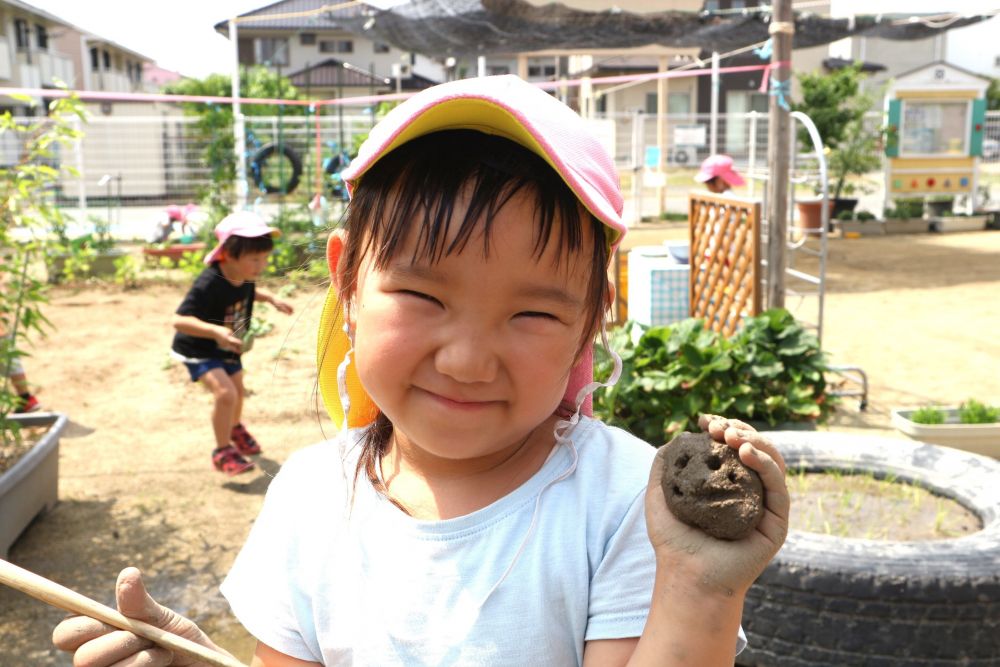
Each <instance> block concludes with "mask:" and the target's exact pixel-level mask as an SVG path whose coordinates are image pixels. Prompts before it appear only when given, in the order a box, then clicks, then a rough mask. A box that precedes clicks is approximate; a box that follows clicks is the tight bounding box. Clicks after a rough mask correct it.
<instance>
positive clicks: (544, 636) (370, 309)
mask: <svg viewBox="0 0 1000 667" xmlns="http://www.w3.org/2000/svg"><path fill="white" fill-rule="evenodd" d="M343 176H344V179H345V182H346V184H347V187H348V189H349V191H350V194H351V202H350V206H349V209H348V212H347V214H346V220H345V225H344V228H343V229H338V230H336V231H335V232H334V233H333V234H331V236H330V241H329V245H328V260H329V264H330V271H331V274H332V278H333V286H332V287H331V288H330V292H329V294H328V296H327V300H326V305H325V307H324V312H323V316H322V318H321V323H320V331H319V347H318V359H317V362H318V366H319V387H320V391H321V394H322V397H323V401H324V403H325V405H326V407H327V410H328V411H329V412H330V414H331V416H332V417H333V419H334V421H335V423H337V424H338V426H342V430H341V431H340V433H339V434H338V435H337V436H336V437H335V438H334V439H333V440H332V441H328V442H324V443H321V444H319V445H315V446H313V447H308V448H306V449H303V450H300V451H298V452H296V453H295V454H293V455H292V456H291V458H290V459H289V460H288V461H287V462H286V463H285V464H284V466H283V467H282V469H281V471H280V473H279V474H278V475H277V476H276V478H275V479H274V481H273V482H272V483H271V485H270V487H269V489H268V492H267V496H266V498H265V501H264V506H263V509H262V511H261V514H260V516H259V518H258V519H257V522H256V523H255V525H254V527H253V529H252V530H251V533H250V536H249V538H248V539H247V542H246V544H245V545H244V546H243V549H242V550H241V552H240V554H239V556H238V557H237V559H236V562H235V563H234V565H233V568H232V570H231V571H230V573H229V576H228V577H227V578H226V581H225V582H224V583H223V585H222V591H223V593H224V594H225V596H226V597H227V598H228V600H229V602H230V605H231V606H232V608H233V610H234V612H235V614H236V616H237V617H238V618H239V619H240V621H241V622H242V623H243V624H244V625H245V627H246V628H247V629H248V630H249V631H250V633H252V634H253V635H254V636H255V637H256V638H257V641H258V643H257V648H256V653H255V663H254V664H260V665H293V664H294V665H320V664H322V665H351V664H354V665H422V664H435V665H443V664H448V665H491V666H511V667H514V666H516V667H523V666H524V665H582V664H588V665H591V664H592V665H623V664H626V663H629V664H633V665H666V664H679V661H678V657H679V656H683V658H684V660H685V664H694V665H732V664H733V662H734V657H735V654H736V652H737V651H738V650H739V649H740V648H741V647H742V645H743V644H745V640H744V638H743V636H742V631H741V629H740V618H741V614H742V611H743V601H744V597H745V595H746V593H747V589H748V588H749V587H750V585H751V584H752V583H753V581H754V579H755V578H756V577H757V576H758V575H759V574H760V573H761V572H762V571H763V569H764V567H765V566H766V565H767V563H768V561H769V560H770V559H771V558H772V557H773V556H774V554H775V553H776V552H777V550H778V549H779V548H780V546H781V544H782V542H783V541H784V538H785V534H786V532H787V522H788V492H787V489H786V487H785V482H784V473H783V470H784V465H783V462H782V460H781V457H780V455H779V454H778V452H777V450H776V449H775V447H774V446H773V445H772V444H771V443H770V442H769V441H768V440H767V439H765V438H764V437H762V436H761V435H760V434H758V433H756V432H755V431H753V429H751V428H750V427H748V426H746V425H745V424H742V423H740V422H736V421H733V420H727V419H723V418H721V417H713V416H709V415H704V416H703V417H702V419H701V425H702V428H704V429H706V430H707V431H708V432H709V434H710V435H711V436H712V437H713V438H715V439H716V440H717V441H718V442H721V443H724V444H726V445H728V446H730V447H732V448H733V450H735V451H737V452H738V455H739V457H740V458H741V460H742V461H743V462H744V463H745V464H746V465H747V466H749V467H750V468H752V469H753V470H755V471H756V472H757V473H758V474H759V475H760V477H761V479H762V480H763V483H764V486H765V489H766V505H767V510H768V511H767V512H766V513H765V516H764V519H763V520H762V521H761V523H760V524H759V525H758V526H757V528H756V529H755V530H754V531H753V533H752V534H751V535H749V536H747V537H745V538H742V539H737V540H732V541H727V540H720V539H716V538H713V537H711V536H709V535H708V534H707V533H705V532H703V531H701V530H700V529H697V528H693V527H691V526H689V525H687V524H684V523H682V522H680V521H679V520H678V519H676V518H675V517H674V516H673V515H672V514H671V511H670V510H669V509H668V507H667V505H666V502H665V498H664V493H663V490H662V488H661V478H662V476H663V474H664V463H663V460H664V457H663V456H662V455H657V453H656V450H655V449H654V448H653V447H651V446H650V445H649V444H647V443H644V442H642V441H640V440H638V439H637V438H635V437H633V436H632V435H630V434H628V433H626V432H624V431H622V430H619V429H616V428H612V427H609V426H607V425H605V424H603V423H602V422H600V421H598V420H595V419H594V418H592V417H591V416H590V410H589V400H588V399H589V396H590V394H591V393H592V392H593V391H594V390H595V389H597V388H598V387H601V386H609V385H611V384H613V383H614V382H615V380H616V379H617V375H618V373H620V370H621V360H620V359H619V360H618V363H617V364H616V371H615V372H614V373H613V374H612V377H610V378H599V379H598V380H597V381H595V380H594V379H593V377H592V362H591V350H592V345H593V341H594V339H595V337H597V338H603V337H604V335H603V334H604V328H605V316H606V314H607V311H608V308H609V306H610V305H611V303H612V301H613V288H612V286H611V285H610V283H609V281H608V277H607V269H608V265H609V262H610V260H611V259H612V258H613V256H614V252H615V249H616V248H617V246H618V244H619V243H620V242H621V239H622V236H623V235H624V233H625V231H626V228H625V225H624V224H623V222H622V218H621V215H622V207H623V201H622V196H621V192H620V189H619V185H618V175H617V172H616V169H615V166H614V163H613V162H612V160H611V157H610V156H609V155H608V154H607V152H606V151H605V150H604V148H603V147H602V146H601V144H600V143H599V141H598V140H597V139H596V138H595V137H593V136H592V135H591V134H590V132H589V131H588V129H587V127H586V125H585V123H584V122H583V120H582V119H581V118H580V117H579V116H577V115H576V114H575V113H574V112H573V111H571V110H570V109H569V108H568V107H566V106H565V105H563V104H562V103H561V102H559V101H557V100H556V99H555V98H554V97H552V96H551V95H549V94H547V93H545V92H543V91H542V90H540V89H538V88H536V87H534V86H531V85H529V84H527V83H525V82H524V81H522V80H520V79H518V78H516V77H513V76H501V77H484V78H479V79H468V80H461V81H454V82H451V83H446V84H442V85H439V86H435V87H433V88H429V89H427V90H424V91H422V92H420V93H418V94H417V95H415V96H413V97H412V98H410V99H409V100H407V101H406V102H404V103H403V104H401V105H400V106H398V107H396V108H395V109H393V110H392V111H391V112H390V113H389V114H388V115H387V116H386V117H385V119H384V120H383V121H382V122H381V123H380V124H379V125H377V126H376V127H375V128H373V129H372V131H371V134H370V135H369V138H368V140H367V141H366V142H365V144H364V145H363V146H362V148H361V150H360V153H359V155H358V157H357V159H355V160H354V161H353V162H352V163H351V166H350V167H349V168H348V169H347V170H346V171H345V172H344V173H343ZM657 444H660V443H657ZM662 451H665V449H664V450H661V452H662ZM118 592H119V602H120V604H124V605H125V606H127V607H129V608H130V609H132V610H134V612H133V613H134V614H135V615H136V616H137V617H142V620H149V621H153V622H155V623H156V624H158V625H160V626H161V627H168V628H170V630H171V631H172V632H183V633H184V635H185V636H187V637H193V638H195V639H196V640H197V641H199V642H201V643H202V644H204V645H206V646H210V647H214V646H215V645H214V644H213V643H212V642H211V641H210V640H209V639H208V638H207V637H205V635H204V634H203V633H202V632H201V631H200V630H199V629H198V628H197V627H196V626H194V624H193V623H191V622H190V621H188V620H186V619H183V618H182V617H180V616H178V615H177V614H176V613H174V612H172V611H170V610H168V609H165V608H163V607H161V606H159V605H157V604H156V603H155V602H153V601H152V599H151V598H149V597H148V595H147V594H146V593H145V589H144V588H143V586H142V580H141V577H140V575H139V573H138V571H137V570H135V569H129V570H126V571H124V572H123V573H122V575H121V576H120V577H119V584H118ZM120 634H121V637H120V638H119V637H117V636H116V637H114V638H112V637H111V636H109V635H107V634H106V629H105V628H104V627H103V626H102V625H101V624H99V623H96V622H89V621H87V620H86V619H80V618H74V619H69V620H66V621H64V622H63V623H61V624H60V625H59V626H58V627H57V628H56V631H55V634H54V639H55V642H56V644H57V645H58V646H61V647H62V648H65V649H67V650H75V649H77V647H80V646H81V644H82V645H83V647H84V648H81V650H87V651H88V654H89V657H92V656H93V654H94V653H98V654H100V655H103V656H109V657H110V656H112V653H114V655H113V657H114V658H115V659H121V658H122V657H123V656H128V655H130V654H133V653H135V652H136V651H138V650H140V649H139V648H138V647H142V649H143V650H147V651H148V652H149V653H154V654H159V653H161V652H162V651H163V650H162V649H158V648H151V644H150V643H149V642H146V641H145V640H137V639H136V638H135V637H134V636H132V635H130V634H129V633H120ZM130 639H132V640H135V641H134V642H133V643H132V644H128V643H127V642H128V640H130ZM133 647H135V648H133Z"/></svg>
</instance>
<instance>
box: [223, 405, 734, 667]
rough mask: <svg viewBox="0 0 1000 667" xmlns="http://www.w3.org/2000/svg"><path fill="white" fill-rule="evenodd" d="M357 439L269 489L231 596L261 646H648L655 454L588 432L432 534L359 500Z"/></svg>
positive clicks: (304, 458)
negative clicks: (601, 642)
mask: <svg viewBox="0 0 1000 667" xmlns="http://www.w3.org/2000/svg"><path fill="white" fill-rule="evenodd" d="M359 435H360V432H359V431H352V432H350V433H348V434H346V435H342V436H340V437H338V438H337V439H334V440H331V441H328V442H325V443H320V444H318V445H314V446H312V447H309V448H306V449H304V450H301V451H299V452H296V453H295V454H294V455H293V456H291V457H290V458H289V460H288V462H287V463H286V464H285V465H284V466H283V467H282V469H281V472H280V473H279V474H278V475H277V477H276V478H275V479H274V481H273V482H272V483H271V486H270V488H269V490H268V492H267V497H266V498H265V501H264V507H263V509H262V510H261V513H260V516H259V517H258V518H257V521H256V523H255V524H254V527H253V529H252V530H251V532H250V536H249V537H248V538H247V542H246V544H245V545H244V546H243V549H242V551H241V552H240V554H239V556H238V557H237V559H236V562H235V563H234V565H233V568H232V570H231V571H230V573H229V575H228V576H227V578H226V580H225V582H224V583H223V584H222V593H223V594H224V595H225V596H226V598H227V599H228V600H229V603H230V605H231V606H232V608H233V611H234V613H235V614H236V616H237V617H238V618H239V620H240V622H242V623H243V625H244V627H246V629H247V630H248V631H249V632H250V633H251V634H252V635H254V636H255V637H256V638H257V639H259V640H260V641H262V642H264V643H265V644H267V645H268V646H270V647H272V648H274V649H276V650H278V651H281V652H282V653H285V654H288V655H291V656H294V657H296V658H299V659H302V660H311V661H316V662H321V663H323V664H325V665H379V666H381V665H463V666H465V665H489V666H491V667H500V666H504V665H510V666H511V667H523V666H524V665H579V664H581V663H582V661H583V647H584V642H585V641H589V640H595V639H610V638H622V637H638V636H639V635H640V634H641V633H642V629H643V626H644V625H645V621H646V615H647V613H648V610H649V603H650V596H651V592H652V586H653V576H654V571H655V563H654V558H653V549H652V547H651V545H650V543H649V538H648V537H647V534H646V525H645V518H644V513H643V494H644V491H645V487H646V482H647V479H648V475H649V468H650V465H651V464H652V459H653V456H654V453H655V450H654V449H653V448H652V447H650V446H649V445H648V444H646V443H645V442H642V441H641V440H638V439H637V438H635V437H633V436H631V435H629V434H627V433H625V432H624V431H621V430H619V429H615V428H611V427H608V426H606V425H604V424H603V423H601V422H599V421H596V420H592V419H587V418H582V419H581V421H580V423H579V424H578V425H577V427H576V428H575V429H574V430H573V431H572V433H571V434H570V435H571V439H572V441H573V443H574V446H575V449H576V457H574V454H573V451H572V450H571V449H570V448H569V447H567V446H557V447H556V449H555V450H554V452H553V454H552V456H550V457H549V459H548V461H546V462H545V464H544V465H543V466H542V468H541V469H540V470H539V471H538V472H537V473H536V474H535V475H534V476H533V477H531V479H529V480H528V481H527V482H525V483H524V484H523V485H522V486H521V487H519V488H518V489H516V490H515V491H513V492H512V493H510V494H509V495H507V496H504V497H503V498H501V499H499V500H497V501H496V502H494V503H492V504H491V505H489V506H487V507H484V508H483V509H480V510H477V511H475V512H473V513H471V514H468V515H465V516H461V517H457V518H454V519H447V520H443V521H426V520H418V519H414V518H412V517H410V516H407V515H406V514H404V513H403V512H401V511H400V510H399V509H398V508H397V507H395V506H393V505H392V504H391V503H390V502H389V501H387V500H386V499H385V498H384V497H382V496H380V495H378V494H377V493H375V491H374V489H373V488H372V486H371V484H370V483H369V482H368V480H367V478H366V477H365V475H364V474H362V475H361V477H359V479H358V481H357V485H356V489H355V487H354V470H355V464H356V461H357V456H358V451H359V446H358V444H357V438H358V437H359ZM574 458H576V459H577V460H576V464H575V468H574ZM570 470H572V472H571V473H570V474H568V475H567V473H569V472H570ZM560 478H562V479H560ZM352 496H353V505H352V502H351V500H352ZM529 531H530V534H529ZM742 643H743V642H742V632H741V641H740V644H742ZM740 648H742V646H740Z"/></svg>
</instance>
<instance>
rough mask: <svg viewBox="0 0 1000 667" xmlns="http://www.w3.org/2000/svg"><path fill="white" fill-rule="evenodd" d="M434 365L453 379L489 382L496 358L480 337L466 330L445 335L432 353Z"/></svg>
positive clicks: (496, 364) (494, 375) (466, 381)
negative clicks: (446, 337)
mask: <svg viewBox="0 0 1000 667" xmlns="http://www.w3.org/2000/svg"><path fill="white" fill-rule="evenodd" d="M434 366H435V368H436V369H437V371H438V372H439V373H441V374H442V375H447V376H448V377H450V378H452V379H453V380H455V381H456V382H463V383H473V382H491V381H493V380H494V379H496V375H497V369H498V368H499V361H498V359H497V356H496V354H495V353H494V352H493V350H492V349H491V346H490V345H489V344H488V343H487V342H486V340H484V339H483V337H481V336H477V335H476V334H474V333H471V332H468V331H466V332H455V333H454V334H452V335H450V336H448V339H447V340H446V341H445V342H444V343H443V344H442V345H441V346H440V347H439V348H438V350H437V353H436V354H435V355H434Z"/></svg>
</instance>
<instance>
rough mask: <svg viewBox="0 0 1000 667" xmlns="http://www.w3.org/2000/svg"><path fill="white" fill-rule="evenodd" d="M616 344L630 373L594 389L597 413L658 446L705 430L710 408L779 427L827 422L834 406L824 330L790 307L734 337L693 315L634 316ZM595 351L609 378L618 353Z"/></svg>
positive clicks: (599, 370)
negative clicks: (666, 318) (647, 319)
mask: <svg viewBox="0 0 1000 667" xmlns="http://www.w3.org/2000/svg"><path fill="white" fill-rule="evenodd" d="M609 343H610V346H611V348H612V349H614V350H616V351H617V352H618V354H619V355H620V356H621V358H622V376H621V379H620V380H619V381H618V384H617V385H615V386H614V387H611V388H609V389H605V390H603V391H601V392H598V393H597V394H595V395H594V412H595V414H596V415H597V416H599V417H600V418H601V419H603V420H604V421H605V422H607V423H609V424H612V425H615V426H620V427H622V428H624V429H626V430H628V431H630V432H632V433H634V434H635V435H637V436H639V437H641V438H643V439H645V440H647V441H649V442H651V443H654V444H657V443H663V442H666V441H667V440H669V439H670V438H671V437H673V435H674V434H676V433H677V432H678V431H682V430H697V422H698V415H700V414H702V413H706V412H707V413H712V414H721V415H725V416H727V417H733V418H737V419H742V420H744V421H754V422H765V423H767V424H768V425H770V426H773V425H776V424H779V423H782V422H796V421H823V420H825V419H826V418H827V417H828V416H829V414H830V412H831V411H832V409H833V406H832V402H831V397H829V396H827V394H826V382H825V379H824V372H825V370H826V368H827V366H826V360H825V357H824V355H823V353H822V352H821V350H820V349H819V344H818V341H817V339H816V336H815V335H813V334H812V333H811V332H810V331H808V330H806V329H805V328H803V327H802V325H801V324H799V323H798V322H797V321H796V320H795V318H794V317H792V315H791V314H790V313H788V311H786V310H780V309H779V310H770V311H767V312H765V313H763V314H761V315H759V316H757V317H748V318H746V319H745V320H744V326H743V328H742V329H741V330H740V331H739V333H737V334H736V335H735V336H733V337H732V338H726V337H724V336H722V335H720V334H718V333H716V332H714V331H711V330H709V329H706V328H705V325H704V322H703V321H702V320H699V319H689V320H684V321H682V322H678V323H676V324H674V325H672V326H656V327H648V326H644V325H641V324H638V323H636V322H627V323H626V324H625V325H623V326H622V327H621V328H619V329H616V330H615V331H613V332H612V333H611V336H610V340H609ZM595 354H596V356H595V358H596V360H597V363H596V368H595V374H596V376H597V377H607V376H608V375H609V374H610V373H611V367H612V361H611V358H610V357H609V355H608V354H607V353H606V352H605V351H604V350H603V349H602V348H601V347H600V346H598V347H597V350H596V353H595Z"/></svg>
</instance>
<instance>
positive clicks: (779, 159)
mask: <svg viewBox="0 0 1000 667" xmlns="http://www.w3.org/2000/svg"><path fill="white" fill-rule="evenodd" d="M772 7H773V10H772V16H771V25H770V27H769V28H768V32H769V33H770V34H771V38H772V40H773V42H772V50H771V71H770V82H771V96H770V101H769V103H768V132H767V168H768V180H767V202H768V213H767V229H768V239H767V307H768V308H784V307H785V242H786V237H787V235H788V166H789V157H790V154H789V150H790V146H791V131H790V123H791V118H790V116H789V115H788V114H789V110H788V109H787V108H785V107H784V106H783V104H782V102H784V103H785V104H787V97H788V96H789V93H790V87H791V84H790V83H787V82H789V81H791V76H792V68H791V66H790V63H791V59H792V36H793V35H794V34H795V23H794V20H793V18H792V2H791V0H774V3H773V4H772Z"/></svg>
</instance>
